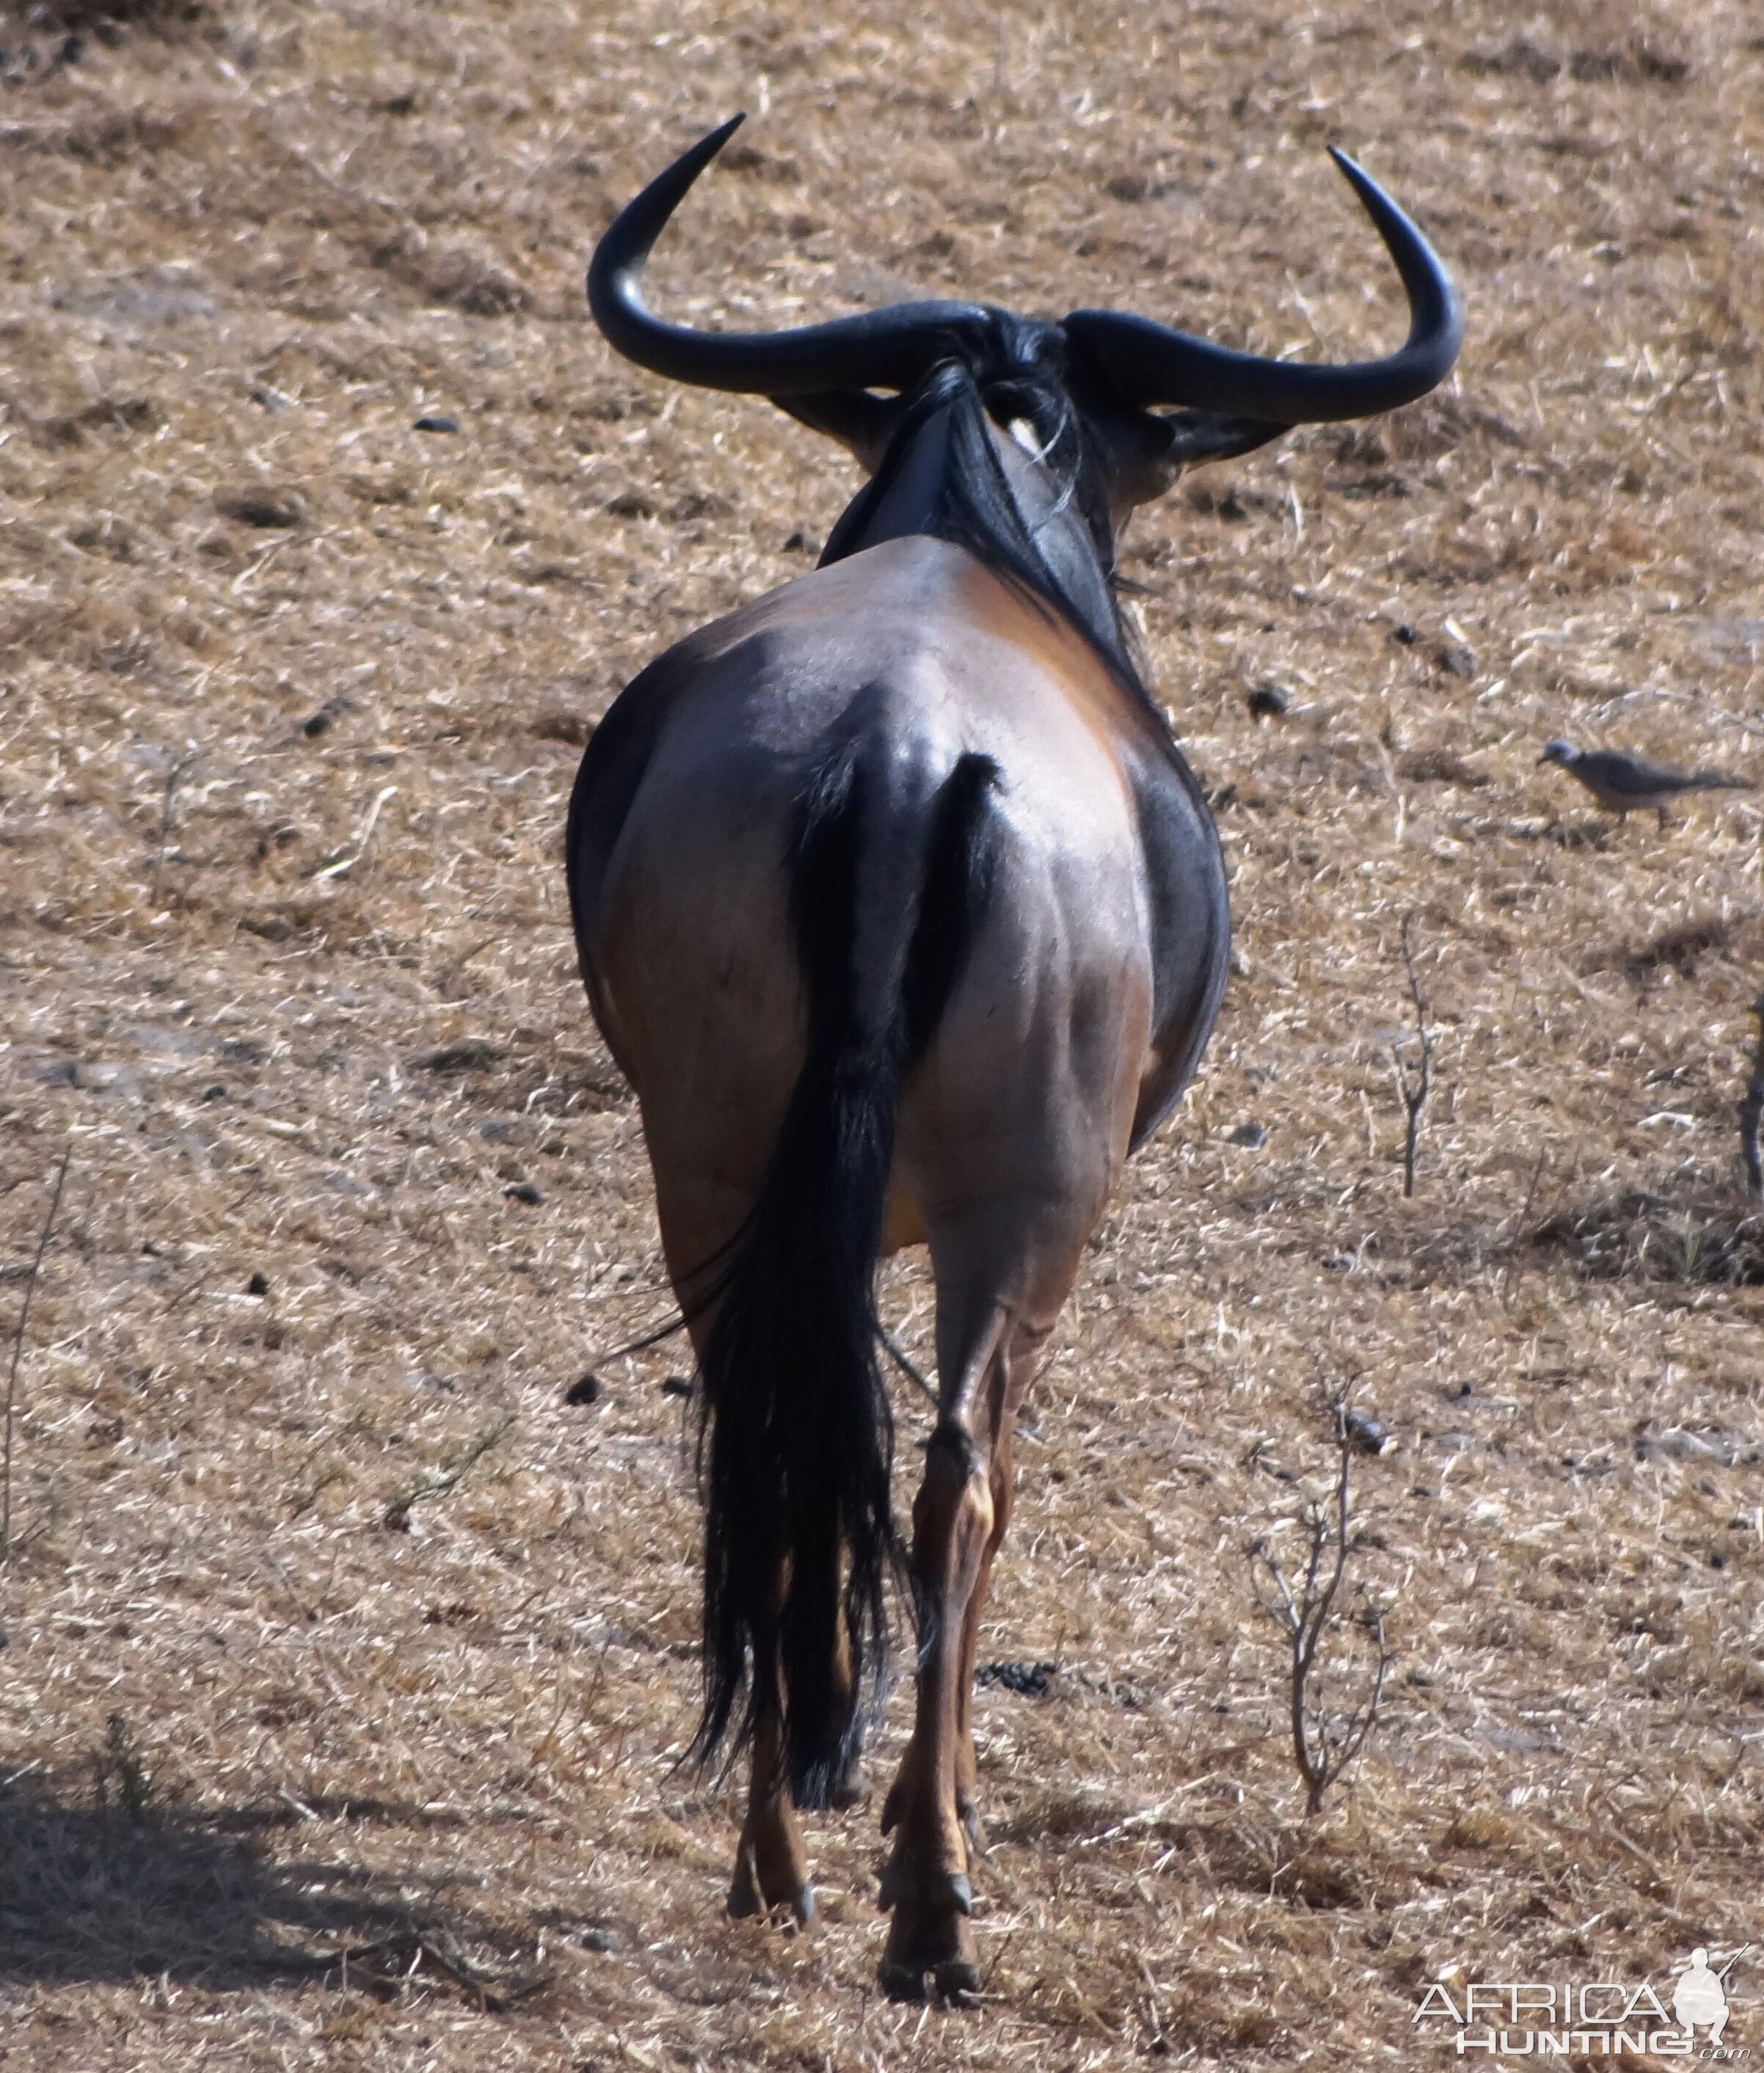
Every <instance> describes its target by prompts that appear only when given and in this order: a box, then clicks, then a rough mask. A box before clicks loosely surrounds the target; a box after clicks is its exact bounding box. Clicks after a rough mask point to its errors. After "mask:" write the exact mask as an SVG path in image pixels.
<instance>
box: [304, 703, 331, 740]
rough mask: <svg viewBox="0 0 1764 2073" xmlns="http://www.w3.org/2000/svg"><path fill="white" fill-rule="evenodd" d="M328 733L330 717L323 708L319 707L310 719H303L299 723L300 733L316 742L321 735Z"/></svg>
mask: <svg viewBox="0 0 1764 2073" xmlns="http://www.w3.org/2000/svg"><path fill="white" fill-rule="evenodd" d="M330 731H331V715H330V714H329V713H328V711H326V710H325V708H324V707H323V706H320V707H319V710H318V711H316V712H315V713H314V714H313V715H312V716H311V719H305V720H303V721H302V722H301V723H300V732H302V733H303V735H307V736H310V737H311V739H312V740H317V739H318V737H319V736H320V735H321V734H328V733H329V732H330Z"/></svg>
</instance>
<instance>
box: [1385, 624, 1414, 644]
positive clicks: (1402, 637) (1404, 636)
mask: <svg viewBox="0 0 1764 2073" xmlns="http://www.w3.org/2000/svg"><path fill="white" fill-rule="evenodd" d="M1391 639H1392V640H1393V641H1395V643H1396V645H1398V647H1399V648H1412V647H1413V646H1414V645H1415V628H1413V627H1412V626H1393V627H1392V628H1391Z"/></svg>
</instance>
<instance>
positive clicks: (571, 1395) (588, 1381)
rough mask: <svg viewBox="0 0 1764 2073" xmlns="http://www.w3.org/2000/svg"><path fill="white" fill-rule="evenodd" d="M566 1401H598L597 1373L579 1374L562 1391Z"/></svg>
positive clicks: (598, 1377)
mask: <svg viewBox="0 0 1764 2073" xmlns="http://www.w3.org/2000/svg"><path fill="white" fill-rule="evenodd" d="M563 1400H564V1402H565V1403H599V1402H600V1376H599V1375H597V1374H584V1375H579V1376H578V1377H577V1378H576V1379H575V1381H574V1382H572V1383H571V1384H570V1387H568V1388H567V1390H566V1391H564V1393H563Z"/></svg>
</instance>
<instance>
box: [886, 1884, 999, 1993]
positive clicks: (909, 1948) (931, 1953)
mask: <svg viewBox="0 0 1764 2073" xmlns="http://www.w3.org/2000/svg"><path fill="white" fill-rule="evenodd" d="M927 1976H929V1980H930V1982H931V1989H932V1991H933V1992H934V1993H935V1994H936V1996H937V1997H938V1999H939V2000H941V2001H954V2002H961V2001H965V2000H966V1999H968V1998H969V1997H971V1996H972V1995H975V1994H977V1993H979V1990H980V1974H979V1968H978V1967H977V1966H976V1964H975V1961H974V1931H972V1930H971V1928H970V1927H968V1923H967V1918H966V1915H964V1914H953V1913H950V1912H948V1911H942V1912H939V1913H935V1914H934V1913H930V1912H929V1911H927V1910H924V1909H921V1908H918V1907H911V1906H903V1907H902V1908H901V1909H900V1910H899V1911H898V1912H897V1913H896V1915H895V1918H894V1921H893V1923H892V1927H890V1929H889V1931H888V1948H887V1950H886V1951H884V1953H883V1957H882V1963H881V1966H880V1968H879V1970H878V1972H877V1978H878V1980H880V1984H881V1987H882V1991H883V1992H884V1993H885V1994H886V1995H887V1996H888V1999H889V2000H890V2001H923V2000H924V1999H925V1980H926V1978H927Z"/></svg>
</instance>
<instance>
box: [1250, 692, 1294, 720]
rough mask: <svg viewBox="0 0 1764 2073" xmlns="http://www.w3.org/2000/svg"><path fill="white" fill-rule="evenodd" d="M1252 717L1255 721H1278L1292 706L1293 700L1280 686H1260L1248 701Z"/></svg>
mask: <svg viewBox="0 0 1764 2073" xmlns="http://www.w3.org/2000/svg"><path fill="white" fill-rule="evenodd" d="M1248 704H1249V708H1250V716H1251V719H1280V716H1281V715H1282V714H1283V713H1284V712H1286V711H1288V709H1289V707H1291V705H1292V700H1291V699H1288V696H1287V694H1286V693H1285V692H1284V690H1281V688H1280V686H1279V685H1278V684H1258V685H1257V686H1256V687H1255V690H1253V691H1251V694H1250V695H1249V699H1248Z"/></svg>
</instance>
